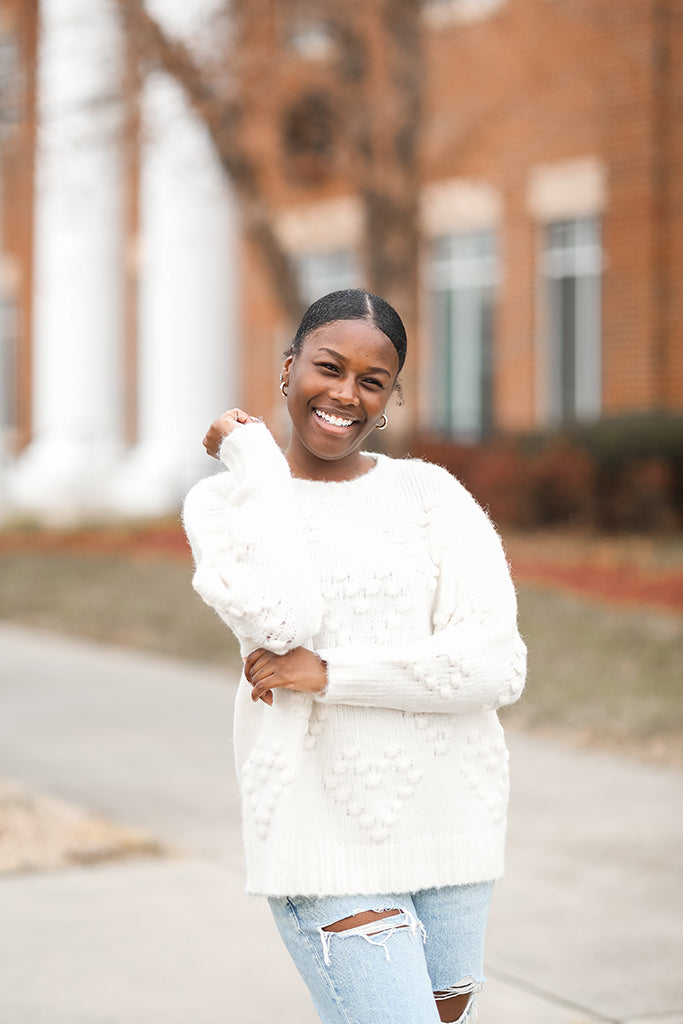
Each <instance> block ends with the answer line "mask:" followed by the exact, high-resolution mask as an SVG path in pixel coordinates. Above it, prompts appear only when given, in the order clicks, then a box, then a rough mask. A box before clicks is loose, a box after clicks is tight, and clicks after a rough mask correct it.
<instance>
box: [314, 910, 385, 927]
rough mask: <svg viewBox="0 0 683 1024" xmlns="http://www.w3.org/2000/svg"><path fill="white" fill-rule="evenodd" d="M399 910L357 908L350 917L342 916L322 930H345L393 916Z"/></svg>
mask: <svg viewBox="0 0 683 1024" xmlns="http://www.w3.org/2000/svg"><path fill="white" fill-rule="evenodd" d="M400 913H401V911H400V910H357V911H356V913H355V914H352V915H351V917H343V918H342V919H341V921H335V922H334V924H327V925H325V927H324V928H323V931H324V932H347V931H350V930H351V928H360V926H361V925H364V924H371V923H372V922H373V921H381V920H382V919H383V918H385V917H395V916H396V915H397V914H400Z"/></svg>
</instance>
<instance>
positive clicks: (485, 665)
mask: <svg viewBox="0 0 683 1024" xmlns="http://www.w3.org/2000/svg"><path fill="white" fill-rule="evenodd" d="M317 653H318V656H319V657H320V658H321V659H322V660H323V661H324V662H325V664H326V669H327V679H328V682H327V687H326V689H325V691H324V692H323V693H322V694H320V695H318V696H317V698H316V699H318V700H320V701H322V702H324V703H330V704H352V705H361V706H367V707H387V708H393V709H395V710H399V711H416V712H432V713H436V714H444V713H452V714H458V713H459V714H465V713H470V712H472V711H477V710H482V709H495V708H498V707H501V706H502V705H504V704H511V703H513V702H514V701H516V700H517V699H518V698H519V696H520V694H521V692H522V689H523V687H524V678H525V674H526V646H525V644H524V642H523V640H522V639H521V637H520V635H519V632H518V630H517V627H516V624H515V623H514V622H507V623H505V622H502V623H500V624H499V625H498V627H497V628H496V629H488V630H481V629H477V628H476V627H475V625H474V624H472V623H468V622H467V621H463V622H461V623H459V624H458V625H457V626H455V627H451V628H449V629H447V630H443V631H441V632H439V633H435V634H434V635H432V636H429V637H426V638H425V639H424V640H418V641H415V642H413V643H405V644H398V645H392V646H391V647H390V648H379V647H374V646H362V647H360V646H359V647H356V646H349V647H342V648H332V649H321V650H318V651H317Z"/></svg>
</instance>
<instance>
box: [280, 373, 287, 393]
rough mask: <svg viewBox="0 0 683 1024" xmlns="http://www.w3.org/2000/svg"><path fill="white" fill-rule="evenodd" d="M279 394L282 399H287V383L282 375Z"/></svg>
mask: <svg viewBox="0 0 683 1024" xmlns="http://www.w3.org/2000/svg"><path fill="white" fill-rule="evenodd" d="M280 394H281V395H282V397H283V398H286V397H287V381H286V380H285V378H284V377H283V376H282V374H280Z"/></svg>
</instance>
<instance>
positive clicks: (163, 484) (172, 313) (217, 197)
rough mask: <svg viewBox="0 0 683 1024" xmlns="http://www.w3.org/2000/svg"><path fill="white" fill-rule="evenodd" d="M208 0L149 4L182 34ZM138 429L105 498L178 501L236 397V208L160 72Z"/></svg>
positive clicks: (153, 114) (132, 506)
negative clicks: (214, 426)
mask: <svg viewBox="0 0 683 1024" xmlns="http://www.w3.org/2000/svg"><path fill="white" fill-rule="evenodd" d="M215 6H216V3H215V0H208V2H207V0H203V2H196V3H193V4H188V3H187V2H186V0H163V2H160V3H150V4H148V7H149V9H150V11H151V13H153V14H155V15H157V16H158V17H159V18H160V20H161V21H162V23H163V24H164V27H165V28H166V29H167V30H169V31H171V32H177V33H178V34H180V35H182V34H184V33H185V32H186V31H188V30H191V29H192V28H193V27H195V25H196V24H197V23H198V22H199V23H201V21H202V20H203V19H205V17H206V14H207V13H210V8H212V7H215ZM143 122H144V132H143V137H144V148H143V152H142V168H141V196H140V210H141V246H140V267H139V321H138V323H139V330H138V351H139V366H138V374H139V375H138V393H139V408H138V428H139V444H138V446H137V447H136V448H135V449H134V450H133V452H131V454H130V457H129V460H128V463H127V464H126V465H125V467H124V470H123V472H122V473H121V474H120V476H119V478H118V480H117V482H116V486H115V489H114V494H113V499H112V500H113V501H114V503H115V504H116V506H117V507H118V508H119V509H121V510H124V511H127V512H134V513H138V514H155V513H161V512H168V511H171V510H173V509H175V508H177V507H178V505H179V503H180V501H181V499H182V497H183V495H184V493H185V492H186V491H187V490H188V488H189V487H190V486H191V484H192V483H193V482H194V481H195V480H197V479H198V478H199V477H201V476H203V475H207V474H208V473H210V472H212V470H213V469H214V468H215V465H216V464H215V463H213V462H211V461H210V460H209V459H208V457H207V456H206V454H205V453H204V449H203V448H202V445H201V441H202V437H203V436H204V433H205V431H206V428H207V427H208V425H209V423H210V422H211V420H212V419H214V418H215V417H216V416H218V415H219V414H220V413H222V412H224V411H225V409H227V408H229V407H231V406H232V405H234V404H236V403H237V400H238V394H237V384H238V379H237V371H236V359H237V330H238V328H237V317H236V287H235V276H236V252H235V234H236V220H235V210H234V205H233V201H232V197H231V192H230V189H229V186H228V182H227V179H226V177H225V174H224V172H223V171H222V170H221V168H220V165H219V162H218V159H217V156H216V154H215V151H214V149H213V147H212V145H211V142H210V139H209V137H208V133H207V131H206V129H205V128H204V126H203V125H202V124H201V123H200V122H199V120H198V119H197V118H196V117H195V116H194V115H193V114H192V112H191V111H190V110H189V109H188V106H187V104H186V102H185V99H184V97H183V95H182V93H181V90H180V88H179V87H178V86H177V85H176V83H175V82H173V81H172V80H171V79H170V78H169V77H168V76H166V75H163V74H155V75H153V76H152V77H151V78H150V79H149V80H148V81H147V82H146V84H145V87H144V93H143Z"/></svg>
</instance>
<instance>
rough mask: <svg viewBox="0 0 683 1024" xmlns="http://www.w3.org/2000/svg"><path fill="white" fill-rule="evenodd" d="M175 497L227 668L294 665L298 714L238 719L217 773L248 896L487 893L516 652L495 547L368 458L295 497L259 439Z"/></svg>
mask: <svg viewBox="0 0 683 1024" xmlns="http://www.w3.org/2000/svg"><path fill="white" fill-rule="evenodd" d="M220 458H221V460H222V462H223V463H224V465H225V466H226V468H227V470H228V472H224V473H218V474H216V475H215V476H212V477H209V478H207V479H206V480H203V481H201V482H200V483H198V484H197V485H196V486H195V487H194V488H193V489H192V491H190V493H189V495H188V496H187V499H186V502H185V507H184V523H185V529H186V532H187V535H188V538H189V541H190V544H191V547H192V551H193V554H194V558H195V564H196V570H195V575H194V580H193V585H194V587H195V589H196V590H197V591H198V593H199V594H200V595H201V596H202V598H203V599H204V600H205V601H206V602H207V603H208V604H209V605H211V606H212V607H213V608H214V609H215V610H216V611H217V612H218V614H219V615H220V616H221V618H222V619H223V620H224V621H225V622H226V623H227V624H228V626H230V628H231V629H232V630H233V631H234V632H235V634H236V635H237V637H238V639H239V641H240V646H241V650H242V653H243V655H246V654H247V653H248V652H249V651H251V650H253V649H254V648H256V647H264V648H267V649H269V650H271V651H273V652H274V653H276V654H282V653H285V652H286V651H288V650H291V649H293V648H294V647H297V646H299V645H303V646H306V647H308V648H310V649H311V650H314V651H315V652H317V654H318V655H319V656H320V657H321V658H322V659H323V660H324V661H325V662H326V665H327V675H328V685H327V687H326V689H325V691H324V692H323V693H320V694H317V695H315V696H312V695H310V694H303V693H297V692H294V691H285V690H277V689H276V690H275V693H274V704H273V706H272V707H269V706H267V705H266V704H264V703H263V702H261V701H259V702H258V703H256V704H255V703H254V702H253V701H252V700H251V687H250V685H249V684H248V682H247V681H246V679H245V678H244V677H242V679H241V681H240V685H239V689H238V692H237V698H236V706H235V732H234V744H235V759H236V767H237V773H238V780H239V786H240V792H241V799H242V813H243V835H244V846H245V854H246V862H247V891H248V892H252V893H260V894H264V895H276V896H278V895H279V896H294V895H335V894H342V893H358V894H360V893H378V892H381V893H388V892H408V891H415V890H418V889H424V888H430V887H432V886H443V885H454V884H460V883H466V882H476V881H483V880H486V879H492V878H496V877H498V876H499V875H500V874H501V872H502V869H503V849H504V841H505V830H506V813H507V802H508V755H507V750H506V747H505V742H504V739H503V733H502V729H501V726H500V723H499V721H498V717H497V715H496V709H497V708H498V707H500V706H501V705H503V704H509V703H511V702H513V701H515V700H517V698H518V697H519V695H520V693H521V691H522V687H523V683H524V677H525V668H526V648H525V646H524V643H523V642H522V640H521V638H520V636H519V633H518V631H517V621H516V620H517V609H516V599H515V592H514V588H513V586H512V582H511V580H510V574H509V571H508V566H507V562H506V559H505V555H504V553H503V549H502V546H501V544H500V541H499V539H498V536H497V534H496V531H495V530H494V528H493V526H492V525H491V523H490V521H489V519H488V518H487V516H486V515H485V513H484V512H483V511H482V509H481V508H480V507H479V506H478V505H477V503H476V502H475V500H474V499H473V498H472V497H471V495H470V494H469V493H468V492H467V491H466V490H465V488H463V487H462V486H461V484H459V483H458V481H457V480H455V479H454V478H453V477H452V476H451V475H450V474H449V473H447V472H446V471H445V470H444V469H442V468H440V467H439V466H435V465H431V464H429V463H425V462H421V461H418V460H410V459H406V460H402V459H391V458H388V457H387V456H384V455H377V456H376V462H375V465H374V467H373V468H371V469H370V470H369V472H367V473H366V474H365V475H363V476H360V477H357V478H356V479H354V480H350V481H345V482H339V483H337V482H321V481H313V480H302V479H294V478H292V476H291V475H290V473H289V469H288V466H287V462H286V460H285V458H284V456H283V455H282V453H281V452H280V450H279V448H278V447H277V445H276V444H275V441H274V440H273V438H272V436H271V435H270V433H269V432H268V430H267V428H266V427H265V425H264V424H262V423H258V424H248V425H246V426H241V427H239V428H237V429H235V430H234V431H233V432H232V433H231V434H230V435H229V436H228V437H227V438H226V439H225V440H224V441H223V443H222V445H221V449H220Z"/></svg>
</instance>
